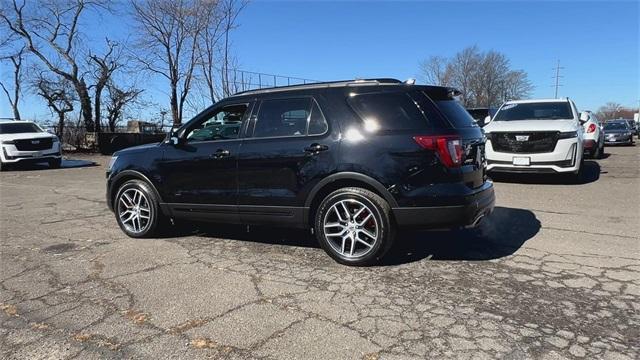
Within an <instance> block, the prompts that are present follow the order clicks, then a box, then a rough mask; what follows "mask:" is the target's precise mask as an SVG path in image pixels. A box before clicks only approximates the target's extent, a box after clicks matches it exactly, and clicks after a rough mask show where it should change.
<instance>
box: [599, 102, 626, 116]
mask: <svg viewBox="0 0 640 360" xmlns="http://www.w3.org/2000/svg"><path fill="white" fill-rule="evenodd" d="M623 109H624V108H623V107H622V105H621V104H618V103H617V102H612V101H610V102H608V103H606V104H604V106H601V107H600V108H599V109H598V112H597V113H596V115H597V116H598V118H599V119H600V120H610V119H616V118H618V116H620V113H621V112H622V110H623Z"/></svg>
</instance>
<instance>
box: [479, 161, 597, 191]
mask: <svg viewBox="0 0 640 360" xmlns="http://www.w3.org/2000/svg"><path fill="white" fill-rule="evenodd" d="M600 173H601V170H600V164H598V163H597V162H596V161H593V160H585V162H584V169H583V173H582V177H581V178H580V179H576V178H574V177H573V176H571V175H566V174H526V173H522V174H520V173H492V174H491V175H490V176H491V178H492V179H493V181H495V182H503V183H519V184H539V185H584V184H589V183H592V182H595V181H598V179H600Z"/></svg>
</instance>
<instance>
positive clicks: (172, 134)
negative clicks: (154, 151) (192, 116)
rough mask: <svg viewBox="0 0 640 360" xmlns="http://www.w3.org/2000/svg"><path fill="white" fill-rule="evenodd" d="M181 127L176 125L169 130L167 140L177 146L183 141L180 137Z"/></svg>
mask: <svg viewBox="0 0 640 360" xmlns="http://www.w3.org/2000/svg"><path fill="white" fill-rule="evenodd" d="M178 129H179V127H177V126H174V127H172V128H171V130H169V134H167V142H168V143H170V144H171V145H174V146H177V145H180V143H181V142H182V141H181V139H180V137H179V136H178Z"/></svg>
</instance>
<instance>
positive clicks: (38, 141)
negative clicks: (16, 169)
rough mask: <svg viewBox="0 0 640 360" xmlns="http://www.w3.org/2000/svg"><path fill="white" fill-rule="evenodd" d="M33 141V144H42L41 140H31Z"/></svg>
mask: <svg viewBox="0 0 640 360" xmlns="http://www.w3.org/2000/svg"><path fill="white" fill-rule="evenodd" d="M31 143H32V144H33V145H35V144H40V140H31Z"/></svg>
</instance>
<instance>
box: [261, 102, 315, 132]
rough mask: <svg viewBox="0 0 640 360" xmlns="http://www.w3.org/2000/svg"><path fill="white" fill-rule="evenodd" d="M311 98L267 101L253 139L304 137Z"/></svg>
mask: <svg viewBox="0 0 640 360" xmlns="http://www.w3.org/2000/svg"><path fill="white" fill-rule="evenodd" d="M312 102H313V101H312V99H311V98H296V99H278V100H265V101H263V102H262V105H260V110H259V111H258V117H257V119H256V123H255V128H254V131H253V137H281V136H304V135H306V134H307V124H308V122H309V116H310V115H311V107H312V106H311V104H312Z"/></svg>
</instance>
